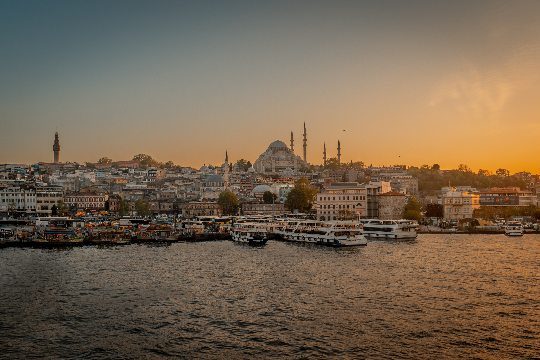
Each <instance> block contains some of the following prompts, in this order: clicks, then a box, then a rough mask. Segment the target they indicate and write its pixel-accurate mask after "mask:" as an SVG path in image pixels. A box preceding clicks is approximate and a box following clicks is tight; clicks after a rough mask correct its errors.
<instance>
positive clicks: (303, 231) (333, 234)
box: [278, 220, 367, 247]
mask: <svg viewBox="0 0 540 360" xmlns="http://www.w3.org/2000/svg"><path fill="white" fill-rule="evenodd" d="M278 234H279V235H280V236H281V237H282V238H283V240H286V241H294V242H303V243H311V244H319V245H326V246H334V247H342V246H362V245H367V240H366V238H365V237H364V235H363V234H362V227H361V226H360V225H359V224H358V223H354V222H340V221H336V222H324V221H315V220H305V221H293V222H292V223H291V224H289V225H285V226H284V227H283V228H282V229H281V230H278Z"/></svg>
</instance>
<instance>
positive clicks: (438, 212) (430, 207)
mask: <svg viewBox="0 0 540 360" xmlns="http://www.w3.org/2000/svg"><path fill="white" fill-rule="evenodd" d="M426 217H435V218H442V217H443V206H442V205H441V204H427V205H426Z"/></svg>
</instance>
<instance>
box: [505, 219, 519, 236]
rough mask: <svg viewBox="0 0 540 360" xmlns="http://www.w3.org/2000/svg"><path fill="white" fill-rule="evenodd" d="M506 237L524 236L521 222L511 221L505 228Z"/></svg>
mask: <svg viewBox="0 0 540 360" xmlns="http://www.w3.org/2000/svg"><path fill="white" fill-rule="evenodd" d="M504 235H506V236H523V225H521V223H520V222H519V221H509V222H508V223H507V224H506V226H505V227H504Z"/></svg>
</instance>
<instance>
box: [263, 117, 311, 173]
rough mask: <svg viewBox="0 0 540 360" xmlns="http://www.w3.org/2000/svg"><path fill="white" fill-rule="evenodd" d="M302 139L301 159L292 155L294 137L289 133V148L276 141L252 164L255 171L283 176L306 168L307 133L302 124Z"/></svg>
mask: <svg viewBox="0 0 540 360" xmlns="http://www.w3.org/2000/svg"><path fill="white" fill-rule="evenodd" d="M303 135H304V138H303V155H304V157H303V159H302V158H301V157H300V156H298V155H296V154H295V153H294V136H293V133H292V132H291V146H290V148H289V147H287V145H285V143H284V142H283V141H280V140H276V141H274V142H273V143H271V144H270V146H268V149H266V151H265V152H264V153H262V154H261V155H260V156H259V158H258V159H257V160H256V161H255V163H254V164H253V167H254V169H255V171H257V172H258V173H261V174H283V173H291V174H292V173H295V172H298V171H300V170H302V169H304V168H307V166H308V162H307V159H306V152H307V132H306V123H304V134H303Z"/></svg>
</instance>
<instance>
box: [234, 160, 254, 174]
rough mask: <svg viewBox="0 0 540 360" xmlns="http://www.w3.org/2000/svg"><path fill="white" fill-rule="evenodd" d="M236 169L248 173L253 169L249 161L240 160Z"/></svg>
mask: <svg viewBox="0 0 540 360" xmlns="http://www.w3.org/2000/svg"><path fill="white" fill-rule="evenodd" d="M236 167H237V168H238V169H239V170H240V171H244V172H246V171H248V170H249V168H250V167H251V162H249V161H248V160H245V159H240V160H238V161H237V162H236Z"/></svg>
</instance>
